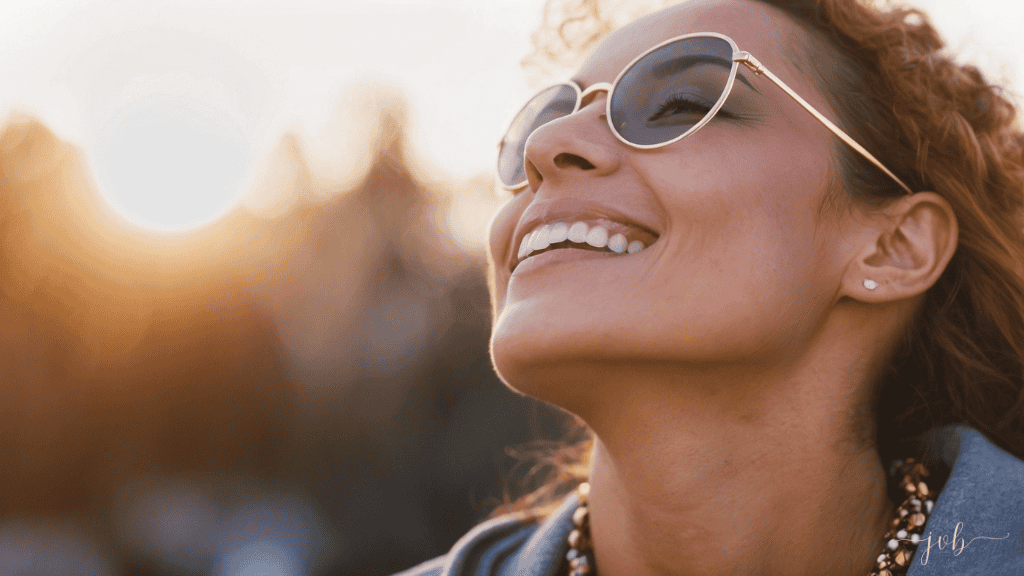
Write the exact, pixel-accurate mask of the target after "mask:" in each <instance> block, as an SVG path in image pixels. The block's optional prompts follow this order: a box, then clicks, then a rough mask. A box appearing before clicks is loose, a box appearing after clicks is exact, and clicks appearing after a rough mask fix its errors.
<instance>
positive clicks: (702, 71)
mask: <svg viewBox="0 0 1024 576" xmlns="http://www.w3.org/2000/svg"><path fill="white" fill-rule="evenodd" d="M740 64H743V65H744V66H746V67H747V68H748V69H750V70H751V71H752V72H753V73H754V74H755V75H758V76H760V75H763V76H766V77H767V78H768V79H769V80H771V81H772V82H774V83H775V85H776V86H778V87H779V88H781V89H782V90H783V91H784V92H785V93H786V94H788V95H789V97H790V98H792V99H793V100H795V101H796V102H797V104H799V105H800V106H802V107H803V108H804V109H805V110H807V111H808V112H810V113H811V115H812V116H814V117H815V118H816V119H817V120H818V121H819V122H821V123H822V124H824V125H825V127H826V128H828V129H829V130H831V131H832V133H833V134H835V135H836V136H838V137H839V139H841V140H842V141H843V142H846V144H848V145H849V146H850V147H851V148H853V149H854V150H856V151H857V152H858V153H860V154H861V155H862V156H864V158H866V159H867V160H868V161H870V162H871V163H872V164H874V165H875V166H877V167H878V168H879V169H881V170H882V171H883V172H885V173H886V174H888V175H889V177H891V178H892V179H893V180H894V181H895V182H896V183H897V184H899V185H900V187H901V188H903V190H904V191H906V193H907V194H913V192H912V191H911V189H910V187H909V186H907V185H906V184H904V183H903V181H902V180H900V179H899V178H898V177H897V176H896V175H895V174H893V173H892V172H891V171H890V170H889V169H888V168H886V167H885V166H884V165H883V164H882V163H881V162H880V161H879V160H878V159H877V158H875V157H874V156H873V155H872V154H871V153H870V152H868V151H867V150H865V149H864V147H863V146H861V145H860V144H858V143H857V142H856V141H854V140H853V138H850V136H849V135H847V134H846V132H843V131H842V130H841V129H840V128H839V127H838V126H836V125H835V124H833V123H832V122H831V121H829V119H828V118H825V117H824V116H822V114H821V113H820V112H818V111H817V110H815V109H814V107H813V106H811V105H810V104H808V103H807V101H806V100H804V99H803V98H801V97H800V96H799V95H798V94H797V93H796V92H794V91H793V90H792V89H791V88H790V87H789V86H787V85H786V83H785V82H783V81H782V80H779V78H778V77H776V76H775V75H774V74H772V73H771V72H770V71H769V70H768V69H767V68H765V67H764V66H763V65H761V63H760V62H758V61H757V59H756V58H754V57H753V56H751V55H750V54H749V53H747V52H742V51H740V49H739V48H738V47H737V46H736V42H734V41H733V40H732V38H729V37H728V36H725V35H723V34H718V33H715V32H699V33H696V34H686V35H683V36H677V37H675V38H671V39H669V40H666V41H665V42H662V43H661V44H658V45H657V46H655V47H653V48H651V49H650V50H648V51H646V52H644V53H643V54H641V55H640V56H637V57H636V58H635V59H634V60H633V61H632V62H630V63H629V65H627V66H626V67H625V68H624V69H623V70H622V72H620V73H619V75H618V77H617V78H615V81H614V82H612V83H611V84H608V83H607V82H599V83H597V84H594V85H592V86H589V87H587V89H586V90H581V89H580V87H579V86H578V85H577V84H576V83H575V82H562V83H560V84H555V85H554V86H550V87H548V88H545V89H544V90H541V91H540V92H539V93H538V94H537V95H536V96H534V97H533V98H531V99H530V100H529V102H527V103H526V105H525V106H523V107H522V109H520V110H519V112H518V113H516V115H515V118H514V119H513V120H512V123H511V125H509V128H508V130H507V131H506V132H505V136H504V137H503V138H502V139H501V142H500V143H499V145H498V148H499V149H498V180H499V182H500V183H501V186H502V188H504V189H506V190H518V189H520V188H523V187H525V186H526V184H527V179H526V161H525V151H526V141H527V139H529V137H530V135H531V134H533V132H534V130H536V129H538V128H540V127H541V126H543V125H544V124H547V123H548V122H551V121H553V120H557V119H559V118H564V117H566V116H569V115H571V114H574V113H576V112H577V111H578V110H579V109H580V106H581V104H582V102H583V100H584V99H585V98H586V97H587V96H589V95H591V94H594V93H596V92H601V91H604V92H607V93H608V95H607V98H605V105H606V108H607V109H606V111H605V116H606V117H607V119H608V127H609V128H611V131H612V134H615V137H616V138H618V139H619V140H620V141H621V142H622V143H624V144H627V145H629V146H632V147H633V148H638V149H650V148H660V147H662V146H668V145H669V144H672V143H673V142H678V141H679V140H682V139H683V138H686V137H687V136H689V135H690V134H693V133H694V132H696V131H697V130H698V129H699V128H700V127H701V126H704V125H705V124H707V123H708V122H710V121H711V119H712V118H714V117H715V114H717V113H718V111H719V110H720V109H721V108H722V105H724V104H725V101H726V99H727V98H728V97H729V92H730V91H731V90H732V85H733V83H734V82H735V81H736V78H737V70H738V69H739V65H740ZM726 69H727V70H728V74H726V73H725V70H726ZM739 78H740V81H741V82H744V83H748V82H747V80H746V79H745V78H744V77H742V76H740V77H739ZM748 84H749V83H748ZM751 88H753V86H751Z"/></svg>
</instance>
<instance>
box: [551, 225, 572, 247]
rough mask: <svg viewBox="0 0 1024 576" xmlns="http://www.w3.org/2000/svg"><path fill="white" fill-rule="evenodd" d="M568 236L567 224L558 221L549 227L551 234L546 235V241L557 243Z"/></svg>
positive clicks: (563, 240)
mask: <svg viewBox="0 0 1024 576" xmlns="http://www.w3.org/2000/svg"><path fill="white" fill-rule="evenodd" d="M567 238H569V225H568V224H566V223H565V222H559V223H558V224H555V225H554V226H552V227H551V234H550V235H548V241H549V242H551V243H552V244H558V243H559V242H565V240H566V239H567Z"/></svg>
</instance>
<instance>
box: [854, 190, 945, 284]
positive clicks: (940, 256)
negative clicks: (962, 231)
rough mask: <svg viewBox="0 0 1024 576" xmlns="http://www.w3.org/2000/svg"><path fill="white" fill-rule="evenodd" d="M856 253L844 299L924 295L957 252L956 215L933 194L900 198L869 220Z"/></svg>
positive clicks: (939, 197)
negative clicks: (861, 243) (869, 228)
mask: <svg viewBox="0 0 1024 576" xmlns="http://www.w3.org/2000/svg"><path fill="white" fill-rule="evenodd" d="M868 220H869V223H868V224H867V225H868V226H870V227H871V230H869V233H868V234H865V235H863V236H860V237H861V238H864V239H865V240H866V242H864V243H863V245H862V247H861V249H860V251H859V253H857V255H856V256H855V257H854V259H853V260H852V261H851V262H850V263H849V265H848V266H847V269H846V274H845V275H844V276H843V286H842V292H843V295H845V296H849V297H851V298H853V299H855V300H859V301H861V302H868V303H884V302H893V301H896V300H902V299H905V298H912V297H914V296H918V295H921V294H923V293H924V292H925V291H926V290H928V289H929V288H931V287H932V285H933V284H935V282H936V281H937V280H938V279H939V276H941V275H942V272H943V270H945V269H946V265H947V264H949V260H950V259H951V258H952V257H953V252H955V251H956V245H957V240H958V235H959V228H958V227H957V221H956V214H955V213H954V212H953V208H952V207H951V206H950V205H949V202H946V200H945V199H944V198H943V197H941V196H939V195H938V194H936V193H934V192H917V193H915V194H912V195H910V196H906V197H904V198H901V199H899V200H897V201H895V202H893V203H892V204H891V205H890V206H888V207H886V208H885V209H884V210H883V211H882V212H881V213H879V214H877V215H874V216H872V217H870V218H869V219H868Z"/></svg>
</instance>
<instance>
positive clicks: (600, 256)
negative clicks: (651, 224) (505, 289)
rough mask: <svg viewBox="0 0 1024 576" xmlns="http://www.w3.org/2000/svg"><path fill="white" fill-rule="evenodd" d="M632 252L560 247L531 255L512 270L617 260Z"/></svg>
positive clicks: (515, 273) (522, 271)
mask: <svg viewBox="0 0 1024 576" xmlns="http://www.w3.org/2000/svg"><path fill="white" fill-rule="evenodd" d="M629 256H632V254H612V253H610V252H594V251H592V250H581V249H579V248H560V249H558V250H552V251H550V252H545V253H543V254H538V255H536V256H530V257H529V258H527V259H526V260H523V261H522V262H520V263H519V265H518V266H516V268H515V270H513V271H512V275H513V276H521V275H523V274H528V273H530V272H532V271H534V270H537V269H539V268H543V267H550V266H554V265H558V264H568V263H572V262H581V261H589V260H605V261H607V260H615V259H619V258H626V257H629Z"/></svg>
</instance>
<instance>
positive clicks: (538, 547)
mask: <svg viewBox="0 0 1024 576" xmlns="http://www.w3.org/2000/svg"><path fill="white" fill-rule="evenodd" d="M926 451H927V454H926V455H925V457H924V460H925V462H926V463H927V462H928V461H929V459H936V458H937V459H941V460H942V461H943V462H945V464H946V465H947V466H949V467H950V468H951V472H950V475H949V478H948V480H947V481H946V484H945V486H944V487H943V488H942V492H941V493H940V494H939V497H938V500H936V503H935V507H934V510H933V511H932V514H931V517H930V518H929V519H928V523H927V524H926V525H925V529H924V532H923V533H922V541H921V544H920V545H919V546H918V548H917V552H915V554H914V558H913V560H912V562H913V563H912V565H911V567H910V571H909V572H908V576H954V575H955V576H1003V575H1005V576H1010V575H1013V576H1020V575H1024V462H1022V461H1021V460H1019V459H1017V458H1015V457H1013V456H1011V455H1010V454H1009V453H1007V452H1005V451H1004V450H1002V449H1000V448H998V447H996V446H995V445H993V444H992V443H991V442H989V440H988V439H986V438H985V437H984V436H983V435H982V434H981V433H980V432H978V431H977V430H975V429H973V428H971V427H969V426H966V425H951V426H945V427H943V428H938V429H936V430H933V431H932V432H931V433H930V434H929V436H928V440H927V444H926ZM578 504H579V502H578V500H577V498H576V495H575V494H573V495H571V496H569V497H567V498H566V499H565V500H564V501H563V503H562V505H561V506H560V507H559V508H558V510H557V511H556V512H554V513H553V514H552V515H551V516H549V517H548V518H547V519H546V520H544V522H543V523H540V524H536V523H527V522H524V520H523V517H522V516H518V515H509V516H502V517H500V518H495V519H493V520H489V521H487V522H484V523H482V524H480V525H478V526H477V527H475V528H474V529H473V530H471V531H470V532H469V533H468V534H466V535H465V536H463V537H462V538H461V539H460V540H459V541H458V542H456V543H455V546H453V547H452V549H451V551H450V552H448V554H446V555H444V556H441V557H438V558H435V559H433V560H430V561H427V562H424V563H423V564H420V565H419V566H416V567H414V568H411V569H409V570H406V571H405V572H402V573H400V574H397V575H396V576H555V574H556V573H557V572H558V569H559V566H560V564H561V563H562V562H563V558H564V557H565V554H566V552H567V550H568V547H567V544H566V538H567V537H568V535H569V531H570V530H572V513H573V511H575V510H576V507H577V506H578ZM879 552H881V550H879Z"/></svg>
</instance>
